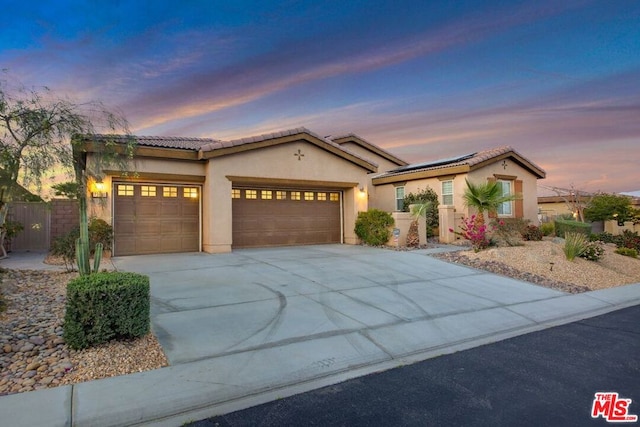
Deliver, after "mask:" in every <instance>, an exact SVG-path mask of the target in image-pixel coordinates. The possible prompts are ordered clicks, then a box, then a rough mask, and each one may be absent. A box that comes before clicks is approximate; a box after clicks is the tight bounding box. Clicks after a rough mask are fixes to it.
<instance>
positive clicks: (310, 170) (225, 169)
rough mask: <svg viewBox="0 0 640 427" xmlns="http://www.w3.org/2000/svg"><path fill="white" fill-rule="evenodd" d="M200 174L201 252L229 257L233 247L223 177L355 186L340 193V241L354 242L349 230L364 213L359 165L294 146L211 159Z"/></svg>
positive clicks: (309, 147)
mask: <svg viewBox="0 0 640 427" xmlns="http://www.w3.org/2000/svg"><path fill="white" fill-rule="evenodd" d="M298 150H300V152H301V153H302V154H304V156H303V157H301V160H298V157H297V156H295V155H294V154H295V153H297V152H298ZM206 169H207V181H206V182H205V185H204V189H203V209H204V215H203V250H204V251H206V252H211V253H217V252H229V251H230V250H231V245H232V244H233V242H232V208H231V206H232V203H231V188H232V182H231V181H230V180H229V179H228V178H227V176H236V177H259V178H272V179H286V180H290V181H292V182H294V181H296V180H317V181H333V182H353V183H357V185H356V186H355V187H352V188H346V189H343V190H342V191H343V212H344V217H343V221H344V227H343V234H344V242H345V243H350V244H354V243H356V242H357V239H356V236H355V233H354V232H353V229H354V227H355V220H356V217H357V213H358V211H364V210H367V197H366V193H367V192H368V184H367V183H368V179H367V171H366V170H365V169H363V168H362V167H360V166H357V165H355V164H353V163H351V162H349V161H347V160H344V159H342V158H339V157H337V156H336V155H334V154H331V153H329V152H327V151H325V150H323V149H321V148H319V147H317V146H315V145H313V144H311V143H308V142H305V141H299V142H292V143H287V144H282V145H278V146H273V147H268V148H263V149H260V150H253V151H247V152H243V153H238V154H232V155H228V156H224V157H219V158H213V159H210V160H209V164H208V165H207V168H206ZM328 186H330V185H328ZM360 187H363V189H364V190H365V192H364V193H361V192H360V190H359V188H360Z"/></svg>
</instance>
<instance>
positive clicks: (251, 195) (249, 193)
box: [244, 190, 258, 199]
mask: <svg viewBox="0 0 640 427" xmlns="http://www.w3.org/2000/svg"><path fill="white" fill-rule="evenodd" d="M244 198H245V199H257V198H258V191H257V190H244Z"/></svg>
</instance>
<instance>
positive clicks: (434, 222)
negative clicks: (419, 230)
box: [402, 186, 440, 237]
mask: <svg viewBox="0 0 640 427" xmlns="http://www.w3.org/2000/svg"><path fill="white" fill-rule="evenodd" d="M427 202H431V204H430V205H429V207H428V208H427V210H426V212H425V217H426V220H427V221H426V222H427V237H433V236H434V232H433V229H434V228H436V227H438V225H439V224H440V222H439V215H438V194H437V193H436V192H435V191H434V190H433V188H431V187H428V186H427V188H425V189H424V190H418V192H417V193H409V194H407V195H406V196H404V199H403V200H402V211H403V212H409V206H410V205H418V204H422V203H427Z"/></svg>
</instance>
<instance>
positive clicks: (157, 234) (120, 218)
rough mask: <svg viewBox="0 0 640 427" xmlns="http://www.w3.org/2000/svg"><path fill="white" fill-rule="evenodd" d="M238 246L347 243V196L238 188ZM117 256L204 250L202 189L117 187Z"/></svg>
mask: <svg viewBox="0 0 640 427" xmlns="http://www.w3.org/2000/svg"><path fill="white" fill-rule="evenodd" d="M231 198H232V209H233V214H232V215H233V221H232V227H233V231H232V236H233V247H234V248H248V247H266V246H284V245H309V244H322V243H341V241H342V223H341V218H342V214H341V192H340V191H331V190H326V191H323V190H310V189H294V190H291V189H282V188H273V189H269V188H266V189H265V188H234V189H233V190H232V194H231ZM113 208H114V221H113V224H114V255H136V254H153V253H171V252H197V251H199V250H200V212H201V207H200V187H197V186H181V185H174V184H137V183H136V184H133V183H116V184H115V185H114V207H113Z"/></svg>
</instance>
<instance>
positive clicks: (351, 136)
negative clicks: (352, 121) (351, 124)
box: [326, 133, 409, 165]
mask: <svg viewBox="0 0 640 427" xmlns="http://www.w3.org/2000/svg"><path fill="white" fill-rule="evenodd" d="M326 139H330V140H331V141H333V142H335V143H337V144H340V145H342V144H346V143H348V142H351V143H354V144H357V145H360V146H361V147H364V148H365V149H367V150H369V151H371V152H373V153H376V154H377V155H379V156H381V157H384V158H386V159H387V160H389V161H391V162H393V163H395V164H397V165H408V164H409V163H408V162H406V161H405V160H403V159H401V158H400V157H398V156H396V155H395V154H392V153H390V152H389V151H387V150H385V149H384V148H381V147H378V146H377V145H375V144H372V143H370V142H369V141H367V140H366V139H364V138H362V137H360V136H358V135H356V134H355V133H347V134H345V135H338V136H327V137H326ZM340 140H344V141H340Z"/></svg>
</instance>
